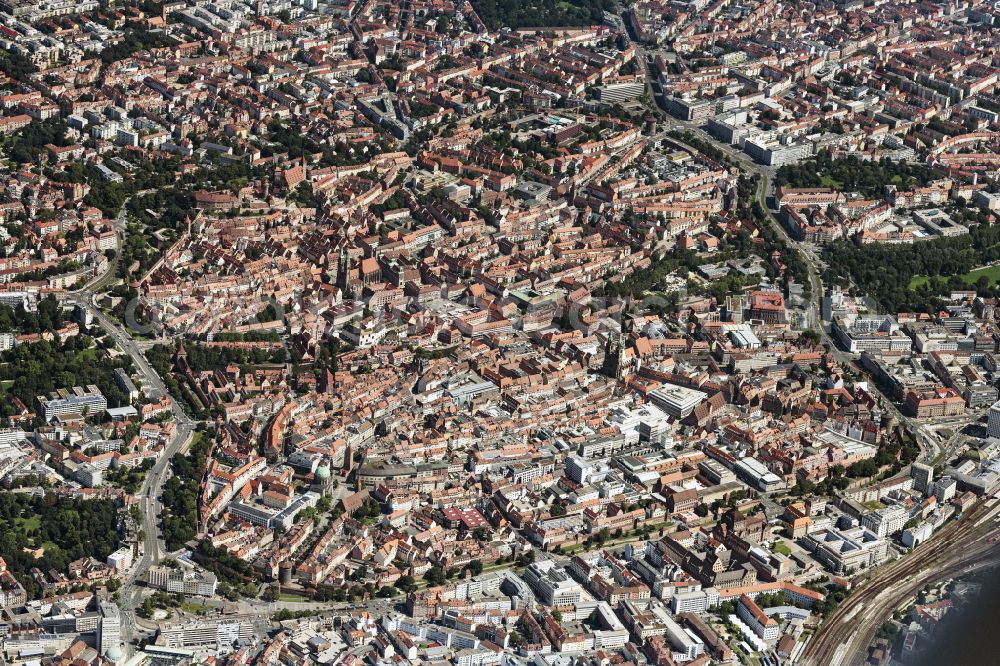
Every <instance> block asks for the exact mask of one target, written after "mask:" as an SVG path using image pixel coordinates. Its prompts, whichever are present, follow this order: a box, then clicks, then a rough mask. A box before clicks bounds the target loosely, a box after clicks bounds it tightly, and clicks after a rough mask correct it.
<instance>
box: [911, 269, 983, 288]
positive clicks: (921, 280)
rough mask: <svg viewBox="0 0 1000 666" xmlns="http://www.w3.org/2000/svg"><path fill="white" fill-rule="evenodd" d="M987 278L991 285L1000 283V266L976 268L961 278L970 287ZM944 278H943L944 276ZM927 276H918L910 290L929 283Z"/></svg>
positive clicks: (912, 281)
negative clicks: (980, 279)
mask: <svg viewBox="0 0 1000 666" xmlns="http://www.w3.org/2000/svg"><path fill="white" fill-rule="evenodd" d="M983 276H985V277H986V278H987V279H988V280H989V281H990V284H995V283H997V282H1000V264H993V265H992V266H983V267H982V268H974V269H973V270H971V271H969V272H968V273H966V274H965V275H962V276H960V277H961V278H962V282H964V283H965V284H968V285H972V284H975V283H976V282H977V281H978V280H979V278H981V277H983ZM942 277H943V276H942ZM929 279H930V278H928V277H927V276H926V275H918V276H916V277H915V278H913V279H912V280H910V289H916V288H917V287H919V286H920V285H922V284H925V283H927V282H928V281H929Z"/></svg>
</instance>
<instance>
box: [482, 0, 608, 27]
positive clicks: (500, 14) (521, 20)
mask: <svg viewBox="0 0 1000 666" xmlns="http://www.w3.org/2000/svg"><path fill="white" fill-rule="evenodd" d="M472 6H473V7H474V8H475V10H476V13H477V14H479V18H480V19H482V21H483V23H485V24H486V27H487V28H489V29H490V30H498V29H500V28H502V27H508V28H511V29H515V30H516V29H517V28H535V27H539V28H544V27H561V26H580V25H595V24H599V23H601V20H602V14H603V13H604V12H612V13H613V12H615V5H614V2H612V1H611V0H571V1H570V2H566V1H565V0H562V1H560V0H534V1H533V2H532V1H529V0H473V2H472Z"/></svg>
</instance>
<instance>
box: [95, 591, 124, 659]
mask: <svg viewBox="0 0 1000 666" xmlns="http://www.w3.org/2000/svg"><path fill="white" fill-rule="evenodd" d="M100 611H101V624H100V634H99V637H98V649H99V650H100V653H101V654H107V652H108V650H111V649H112V648H114V649H116V650H121V644H122V618H121V613H120V612H119V610H118V606H117V605H116V604H114V603H112V602H110V601H102V602H101V603H100Z"/></svg>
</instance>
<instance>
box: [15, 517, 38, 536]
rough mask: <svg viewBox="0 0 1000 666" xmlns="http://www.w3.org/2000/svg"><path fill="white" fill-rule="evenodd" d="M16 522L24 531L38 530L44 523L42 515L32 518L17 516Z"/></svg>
mask: <svg viewBox="0 0 1000 666" xmlns="http://www.w3.org/2000/svg"><path fill="white" fill-rule="evenodd" d="M14 524H15V525H17V527H18V528H19V529H20V530H21V532H22V533H26V532H31V531H32V530H37V529H38V527H39V526H40V525H41V524H42V517H41V516H32V517H31V518H27V519H25V518H17V519H16V520H15V521H14Z"/></svg>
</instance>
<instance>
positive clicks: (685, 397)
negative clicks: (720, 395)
mask: <svg viewBox="0 0 1000 666" xmlns="http://www.w3.org/2000/svg"><path fill="white" fill-rule="evenodd" d="M649 399H650V400H652V402H653V404H654V405H656V406H657V407H659V408H661V409H662V410H663V411H665V412H666V413H667V414H670V415H671V416H673V417H674V418H678V419H682V418H684V417H686V416H687V415H688V414H690V413H691V412H693V411H694V409H695V407H697V406H698V405H700V404H701V403H702V402H704V401H705V400H707V399H708V394H707V393H705V392H704V391H697V390H695V389H690V388H686V387H684V386H663V387H661V388H658V389H656V390H655V391H653V392H652V393H650V394H649Z"/></svg>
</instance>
